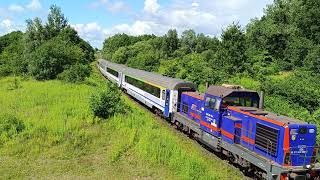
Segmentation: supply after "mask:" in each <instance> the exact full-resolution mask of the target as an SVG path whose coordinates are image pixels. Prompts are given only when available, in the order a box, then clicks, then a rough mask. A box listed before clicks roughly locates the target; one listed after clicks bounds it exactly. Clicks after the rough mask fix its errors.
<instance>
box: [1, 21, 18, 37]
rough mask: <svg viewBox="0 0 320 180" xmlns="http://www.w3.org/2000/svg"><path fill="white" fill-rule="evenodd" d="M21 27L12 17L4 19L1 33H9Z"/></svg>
mask: <svg viewBox="0 0 320 180" xmlns="http://www.w3.org/2000/svg"><path fill="white" fill-rule="evenodd" d="M20 28H21V27H19V26H17V25H16V24H15V23H14V22H13V21H12V20H10V19H3V20H1V21H0V35H3V34H7V33H9V32H12V31H16V30H18V29H20Z"/></svg>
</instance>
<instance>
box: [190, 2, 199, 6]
mask: <svg viewBox="0 0 320 180" xmlns="http://www.w3.org/2000/svg"><path fill="white" fill-rule="evenodd" d="M191 6H192V7H199V4H198V3H197V2H193V3H192V4H191Z"/></svg>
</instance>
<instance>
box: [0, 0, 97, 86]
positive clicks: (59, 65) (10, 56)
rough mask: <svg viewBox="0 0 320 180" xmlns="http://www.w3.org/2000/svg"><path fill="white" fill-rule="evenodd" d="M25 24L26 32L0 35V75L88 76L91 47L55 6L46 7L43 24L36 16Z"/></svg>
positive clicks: (79, 78)
mask: <svg viewBox="0 0 320 180" xmlns="http://www.w3.org/2000/svg"><path fill="white" fill-rule="evenodd" d="M26 23H27V28H26V32H24V33H23V32H21V31H15V32H11V33H9V34H6V35H4V36H1V37H0V77H1V76H9V75H15V76H32V77H34V78H35V79H37V80H49V79H56V78H59V79H61V80H66V81H68V82H70V81H71V82H77V81H83V80H84V78H85V77H88V76H89V74H90V71H91V69H90V66H89V64H90V63H91V62H92V61H94V60H95V58H94V50H93V48H92V47H91V45H90V44H89V43H87V42H86V41H84V40H83V39H81V38H80V37H79V35H78V33H77V32H76V31H75V30H74V29H73V28H71V27H70V25H69V24H68V21H67V19H66V17H64V15H63V14H62V12H61V9H60V8H59V7H57V6H55V5H52V6H51V7H50V11H49V14H48V17H47V21H46V23H43V22H42V20H41V19H40V18H39V17H37V18H35V19H33V20H31V19H28V20H26Z"/></svg>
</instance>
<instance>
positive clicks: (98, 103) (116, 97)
mask: <svg viewBox="0 0 320 180" xmlns="http://www.w3.org/2000/svg"><path fill="white" fill-rule="evenodd" d="M90 108H91V109H92V111H93V113H94V115H95V116H97V117H100V118H105V119H106V118H109V117H110V116H113V115H114V114H116V113H123V112H125V109H127V107H126V106H125V103H124V102H123V101H122V99H121V93H120V91H119V90H118V89H117V88H116V87H115V86H113V85H110V86H109V87H107V88H103V89H102V88H100V89H99V90H98V91H97V92H95V93H93V94H92V95H91V97H90Z"/></svg>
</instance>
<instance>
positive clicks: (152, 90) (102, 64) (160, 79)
mask: <svg viewBox="0 0 320 180" xmlns="http://www.w3.org/2000/svg"><path fill="white" fill-rule="evenodd" d="M98 66H99V69H100V71H101V72H102V74H103V75H104V76H106V77H107V78H108V79H110V80H111V81H113V82H115V83H117V84H118V85H119V87H120V88H122V89H124V90H125V91H126V92H127V93H128V94H130V95H131V96H133V97H134V98H136V99H137V100H139V101H140V102H142V103H143V104H145V105H146V106H148V107H150V108H152V109H154V110H160V111H161V112H162V113H163V116H164V117H170V115H171V113H172V112H177V110H178V108H179V107H180V106H179V104H180V98H179V97H181V96H180V95H181V93H182V92H184V91H196V85H195V84H193V83H190V82H186V81H183V80H180V79H175V78H170V77H165V76H162V75H159V74H156V73H152V72H146V71H142V70H138V69H133V68H130V67H127V66H124V65H120V64H115V63H111V62H109V61H105V60H102V59H100V60H99V61H98Z"/></svg>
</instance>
